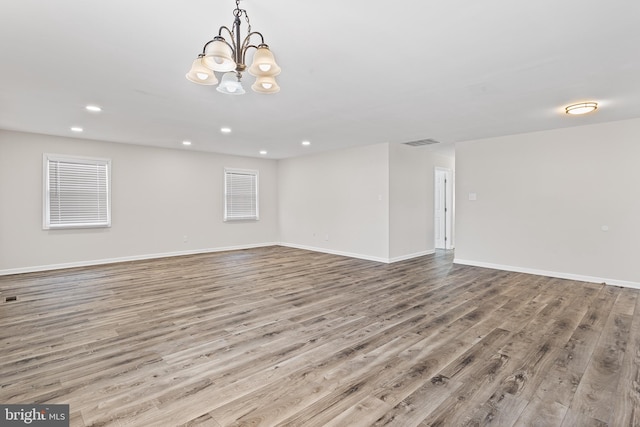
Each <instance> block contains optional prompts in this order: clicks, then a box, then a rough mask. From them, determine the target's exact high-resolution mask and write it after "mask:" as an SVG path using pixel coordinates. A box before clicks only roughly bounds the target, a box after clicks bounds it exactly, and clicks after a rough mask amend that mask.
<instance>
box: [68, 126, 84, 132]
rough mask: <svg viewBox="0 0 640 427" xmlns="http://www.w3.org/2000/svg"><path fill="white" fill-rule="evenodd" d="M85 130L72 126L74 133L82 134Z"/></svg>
mask: <svg viewBox="0 0 640 427" xmlns="http://www.w3.org/2000/svg"><path fill="white" fill-rule="evenodd" d="M83 130H84V129H82V128H81V127H80V126H71V131H72V132H82V131H83Z"/></svg>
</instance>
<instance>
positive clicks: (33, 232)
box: [0, 131, 278, 274]
mask: <svg viewBox="0 0 640 427" xmlns="http://www.w3.org/2000/svg"><path fill="white" fill-rule="evenodd" d="M43 153H55V154H65V155H72V156H86V157H103V158H110V159H111V160H112V181H111V184H112V226H111V227H110V228H94V229H74V230H43V228H42V215H43V207H42V204H43V195H42V192H43V177H42V170H43V166H42V162H43V160H42V155H43ZM225 167H233V168H243V169H256V170H258V171H259V174H260V177H259V180H260V182H259V191H260V220H259V221H255V222H235V223H234V222H227V223H225V222H223V209H224V201H223V195H224V168H225ZM276 180H277V161H275V160H268V159H253V158H245V157H236V156H226V155H219V154H208V153H202V152H193V151H188V150H180V149H175V150H173V149H163V148H155V147H143V146H136V145H129V144H116V143H110V142H100V141H91V140H83V139H75V138H63V137H54V136H46V135H38V134H30V133H22V132H12V131H0V200H1V206H0V273H2V272H4V274H8V273H7V272H21V271H23V270H24V271H32V270H36V269H45V268H47V267H53V268H55V267H58V266H66V265H82V264H91V263H100V262H109V261H110V260H122V259H137V258H144V257H153V256H161V255H165V254H166V255H176V254H181V253H197V252H207V251H213V250H220V249H225V248H239V247H252V246H261V245H268V244H275V243H277V242H278V235H277V227H278V225H277V187H276ZM185 240H186V241H185Z"/></svg>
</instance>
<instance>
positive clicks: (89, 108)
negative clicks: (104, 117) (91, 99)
mask: <svg viewBox="0 0 640 427" xmlns="http://www.w3.org/2000/svg"><path fill="white" fill-rule="evenodd" d="M84 108H85V109H86V110H87V111H91V112H92V113H99V112H100V111H102V108H100V107H98V106H97V105H87V106H86V107H84Z"/></svg>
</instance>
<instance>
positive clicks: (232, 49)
mask: <svg viewBox="0 0 640 427" xmlns="http://www.w3.org/2000/svg"><path fill="white" fill-rule="evenodd" d="M218 37H220V38H214V39H213V40H209V41H208V42H206V43H205V44H204V47H203V48H202V53H201V54H200V55H199V56H206V54H207V46H209V45H210V44H211V43H213V42H217V41H220V42H223V43H224V44H226V45H227V46H229V47H230V48H231V51H232V52H235V50H236V49H235V46H233V45H231V44H229V42H228V41H227V40H226V39H225V38H224V37H222V36H218Z"/></svg>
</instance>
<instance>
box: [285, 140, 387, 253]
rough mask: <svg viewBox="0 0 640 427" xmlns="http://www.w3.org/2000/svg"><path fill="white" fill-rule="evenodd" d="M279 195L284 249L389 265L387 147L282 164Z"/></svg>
mask: <svg viewBox="0 0 640 427" xmlns="http://www.w3.org/2000/svg"><path fill="white" fill-rule="evenodd" d="M278 195H279V209H278V210H279V217H280V220H279V224H280V230H279V231H280V240H281V242H282V243H283V244H285V245H290V246H295V247H301V248H308V249H314V250H319V251H323V252H329V253H337V254H343V255H350V256H356V257H360V258H366V259H373V260H380V261H386V260H388V258H389V226H388V224H389V150H388V144H376V145H370V146H366V147H359V148H353V149H347V150H336V151H330V152H326V153H321V154H317V155H309V156H304V157H297V158H292V159H285V160H280V161H279V162H278Z"/></svg>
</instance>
